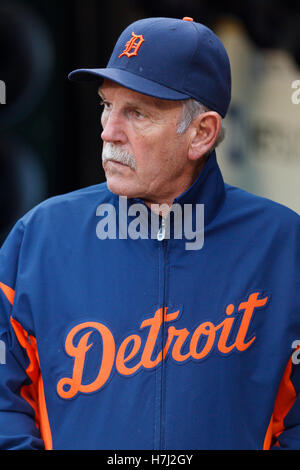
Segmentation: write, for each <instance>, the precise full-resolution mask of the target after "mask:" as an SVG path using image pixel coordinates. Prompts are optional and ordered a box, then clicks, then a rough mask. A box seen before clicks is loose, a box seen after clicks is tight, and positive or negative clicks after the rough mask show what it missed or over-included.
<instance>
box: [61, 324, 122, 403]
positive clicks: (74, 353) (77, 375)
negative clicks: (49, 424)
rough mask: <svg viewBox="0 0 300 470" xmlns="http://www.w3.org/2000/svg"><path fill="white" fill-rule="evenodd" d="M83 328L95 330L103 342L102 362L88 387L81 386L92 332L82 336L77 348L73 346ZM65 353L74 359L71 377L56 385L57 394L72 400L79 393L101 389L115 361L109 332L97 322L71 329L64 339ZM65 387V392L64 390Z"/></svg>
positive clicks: (113, 342)
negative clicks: (76, 336)
mask: <svg viewBox="0 0 300 470" xmlns="http://www.w3.org/2000/svg"><path fill="white" fill-rule="evenodd" d="M85 328H92V329H95V330H97V331H98V332H99V333H100V335H101V338H102V342H103V354H102V362H101V366H100V369H99V373H98V376H97V378H96V379H95V380H94V381H93V382H92V383H90V384H88V385H83V384H82V374H83V368H84V364H85V358H86V353H87V351H88V350H89V349H90V348H91V346H92V343H91V344H89V345H88V344H87V342H88V339H89V337H90V335H91V333H92V331H90V332H88V333H86V334H85V335H83V336H82V338H81V339H80V341H79V342H78V345H77V346H74V345H73V339H74V336H75V335H76V334H77V333H78V332H79V331H81V330H83V329H85ZM65 349H66V353H67V354H68V355H69V356H71V357H74V358H75V361H74V367H73V375H72V377H71V378H70V377H64V378H62V379H61V380H60V381H59V382H58V384H57V393H58V395H59V396H60V397H62V398H73V397H74V396H75V395H76V394H77V393H78V392H79V391H80V392H83V393H89V392H94V391H95V390H98V389H99V388H101V387H102V386H103V385H104V384H105V383H106V382H107V380H108V378H109V376H110V373H111V369H112V366H113V363H114V359H115V341H114V337H113V335H112V333H111V332H110V330H109V329H108V328H107V327H106V326H104V325H102V324H101V323H98V322H86V323H80V324H79V325H77V326H75V327H74V328H72V330H71V331H70V333H69V334H68V336H67V339H66V345H65ZM66 386H67V388H68V389H67V390H66Z"/></svg>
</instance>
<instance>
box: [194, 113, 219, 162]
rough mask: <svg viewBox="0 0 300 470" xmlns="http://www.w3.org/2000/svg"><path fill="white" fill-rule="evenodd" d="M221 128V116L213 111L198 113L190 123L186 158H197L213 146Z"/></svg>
mask: <svg viewBox="0 0 300 470" xmlns="http://www.w3.org/2000/svg"><path fill="white" fill-rule="evenodd" d="M220 129H221V116H220V115H219V114H218V113H217V112H215V111H207V112H206V113H201V114H199V115H198V116H197V117H196V118H195V119H194V120H193V122H192V123H191V128H190V136H191V140H190V144H189V151H188V158H189V159H190V160H198V159H200V158H201V157H203V155H205V154H206V153H207V152H208V151H209V150H210V149H211V148H212V147H213V146H214V143H215V141H216V139H217V137H218V135H219V132H220Z"/></svg>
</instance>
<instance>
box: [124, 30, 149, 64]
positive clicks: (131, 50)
mask: <svg viewBox="0 0 300 470" xmlns="http://www.w3.org/2000/svg"><path fill="white" fill-rule="evenodd" d="M131 36H132V38H131V39H129V41H127V42H126V46H125V49H124V51H123V52H122V54H120V55H119V59H120V57H122V56H123V55H127V57H132V56H134V55H137V53H138V50H139V48H140V47H141V45H142V43H143V42H144V41H145V39H144V38H143V36H142V34H140V35H137V34H134V33H133V32H132V33H131Z"/></svg>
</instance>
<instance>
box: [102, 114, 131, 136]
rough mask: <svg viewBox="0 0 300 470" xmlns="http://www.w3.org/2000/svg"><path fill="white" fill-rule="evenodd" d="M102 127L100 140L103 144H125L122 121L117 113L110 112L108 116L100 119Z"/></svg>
mask: <svg viewBox="0 0 300 470" xmlns="http://www.w3.org/2000/svg"><path fill="white" fill-rule="evenodd" d="M102 127H103V131H102V133H101V138H102V140H103V142H110V143H114V144H118V143H120V144H125V143H126V142H127V136H126V133H125V130H124V125H123V122H122V119H121V117H120V116H119V115H118V114H117V113H114V112H113V111H111V112H110V113H109V114H108V116H105V117H104V118H103V119H102Z"/></svg>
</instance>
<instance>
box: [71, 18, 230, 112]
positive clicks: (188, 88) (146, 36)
mask: <svg viewBox="0 0 300 470" xmlns="http://www.w3.org/2000/svg"><path fill="white" fill-rule="evenodd" d="M68 78H69V79H70V80H73V81H80V82H82V81H98V84H99V85H100V84H101V83H102V82H103V79H105V78H106V79H109V80H112V81H114V82H116V83H118V84H119V85H122V86H124V87H126V88H129V89H131V90H134V91H137V92H139V93H143V94H145V95H150V96H154V97H156V98H162V99H167V100H186V99H188V98H194V99H195V100H197V101H200V102H201V103H202V104H204V105H205V106H207V107H208V108H209V109H211V110H214V111H217V112H218V113H219V114H220V115H221V116H222V117H224V116H225V115H226V112H227V110H228V107H229V103H230V97H231V72H230V63H229V58H228V55H227V52H226V50H225V48H224V46H223V44H222V42H221V41H220V39H219V38H218V37H217V36H216V35H215V34H214V33H213V32H212V31H211V30H210V29H209V28H207V27H206V26H204V25H203V24H200V23H196V22H194V21H193V19H192V18H189V17H185V18H183V19H182V20H181V19H176V18H146V19H142V20H138V21H135V22H134V23H132V24H131V25H129V26H128V27H127V28H126V29H125V30H124V31H123V33H122V34H121V35H120V37H119V39H118V41H117V43H116V45H115V47H114V50H113V52H112V55H111V57H110V59H109V62H108V64H107V67H106V68H100V69H77V70H74V71H73V72H71V73H70V74H69V76H68Z"/></svg>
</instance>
